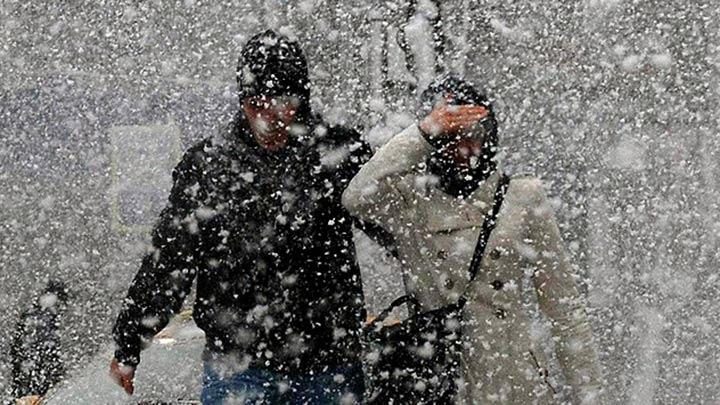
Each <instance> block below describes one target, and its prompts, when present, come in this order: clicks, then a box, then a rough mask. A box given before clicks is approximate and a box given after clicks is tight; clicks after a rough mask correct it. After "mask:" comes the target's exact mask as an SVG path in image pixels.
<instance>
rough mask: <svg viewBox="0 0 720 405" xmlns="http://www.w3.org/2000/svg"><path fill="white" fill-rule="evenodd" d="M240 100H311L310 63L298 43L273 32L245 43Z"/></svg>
mask: <svg viewBox="0 0 720 405" xmlns="http://www.w3.org/2000/svg"><path fill="white" fill-rule="evenodd" d="M237 82H238V93H239V95H240V101H241V102H242V100H244V99H245V98H247V97H253V96H267V97H277V96H295V97H298V98H299V99H301V100H302V101H303V102H307V101H308V100H309V99H310V78H309V74H308V67H307V60H306V59H305V55H304V54H303V52H302V50H301V49H300V46H299V45H298V44H297V42H294V41H291V40H289V39H288V38H287V37H285V36H283V35H278V34H276V33H275V32H274V31H272V30H267V31H265V32H263V33H260V34H257V35H255V36H254V37H252V38H250V40H249V41H248V42H247V43H246V44H245V47H244V48H243V50H242V53H241V54H240V59H239V60H238V66H237Z"/></svg>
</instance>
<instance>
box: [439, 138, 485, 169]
mask: <svg viewBox="0 0 720 405" xmlns="http://www.w3.org/2000/svg"><path fill="white" fill-rule="evenodd" d="M484 142H485V140H484V139H477V137H473V138H466V137H462V136H460V137H458V139H457V140H455V141H453V142H452V143H450V144H449V145H448V146H447V147H446V148H445V151H444V153H445V155H446V156H448V157H449V158H450V159H452V161H453V162H454V163H455V164H456V165H457V166H458V167H460V168H462V169H469V168H474V167H475V166H476V165H477V162H478V161H479V160H480V156H481V154H482V147H483V143H484Z"/></svg>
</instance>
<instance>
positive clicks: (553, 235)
mask: <svg viewBox="0 0 720 405" xmlns="http://www.w3.org/2000/svg"><path fill="white" fill-rule="evenodd" d="M516 184H517V187H521V188H522V189H523V190H522V191H523V193H526V195H528V196H529V199H530V201H529V205H528V207H530V208H529V212H528V219H529V224H528V225H529V229H528V230H529V234H528V238H529V240H531V241H532V242H531V243H532V247H533V249H534V254H535V256H534V257H532V258H531V259H530V261H531V264H532V267H533V268H534V270H535V273H534V277H533V282H534V285H535V289H536V291H537V292H538V302H539V306H540V310H541V311H542V312H543V313H544V314H545V315H547V316H548V318H550V320H551V322H552V332H553V336H555V337H556V338H557V339H558V341H557V342H556V345H555V346H556V352H557V357H558V361H559V362H560V366H561V368H562V370H563V374H564V375H565V378H566V380H567V383H568V384H569V385H570V387H571V388H572V397H573V401H572V402H573V403H593V404H596V403H602V397H601V387H602V381H601V379H602V378H601V371H600V364H599V360H598V356H597V353H596V351H595V344H594V342H593V338H592V330H591V329H590V323H589V322H588V319H587V314H586V311H585V306H584V304H583V301H582V298H581V295H580V292H579V291H578V289H577V286H576V283H575V279H574V275H573V271H572V266H571V265H570V262H569V260H568V258H567V255H566V252H565V249H564V247H563V241H562V238H561V236H560V231H559V229H558V226H557V222H556V220H555V216H554V213H553V210H552V207H551V206H550V203H549V201H548V200H547V198H546V197H545V194H544V191H543V189H542V184H541V182H540V181H539V180H537V179H518V180H517V181H516Z"/></svg>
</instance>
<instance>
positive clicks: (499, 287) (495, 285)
mask: <svg viewBox="0 0 720 405" xmlns="http://www.w3.org/2000/svg"><path fill="white" fill-rule="evenodd" d="M490 285H491V286H492V288H493V289H495V290H502V288H503V286H504V285H505V283H503V282H502V281H500V280H495V281H493V282H492V283H490Z"/></svg>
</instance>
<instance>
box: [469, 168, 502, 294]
mask: <svg viewBox="0 0 720 405" xmlns="http://www.w3.org/2000/svg"><path fill="white" fill-rule="evenodd" d="M508 185H510V177H509V176H508V175H506V174H505V173H501V174H500V180H499V181H498V185H497V189H495V201H494V203H493V208H492V211H491V212H490V213H489V214H488V215H486V216H485V221H484V222H483V225H482V229H481V230H480V236H479V237H478V241H477V244H476V245H475V252H474V253H473V257H472V260H471V261H470V269H469V271H470V281H468V283H467V285H466V286H465V291H463V295H462V297H460V300H459V301H458V306H460V307H461V308H462V307H463V306H465V302H466V301H467V297H466V295H467V291H468V289H469V288H470V283H472V282H473V281H474V280H475V277H476V276H477V273H478V271H479V270H480V262H482V258H483V254H484V253H485V247H486V246H487V243H488V240H489V239H490V234H491V233H492V231H493V229H494V228H495V224H496V223H497V215H498V213H499V212H500V207H502V203H503V200H504V199H505V193H506V192H507V188H508Z"/></svg>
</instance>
